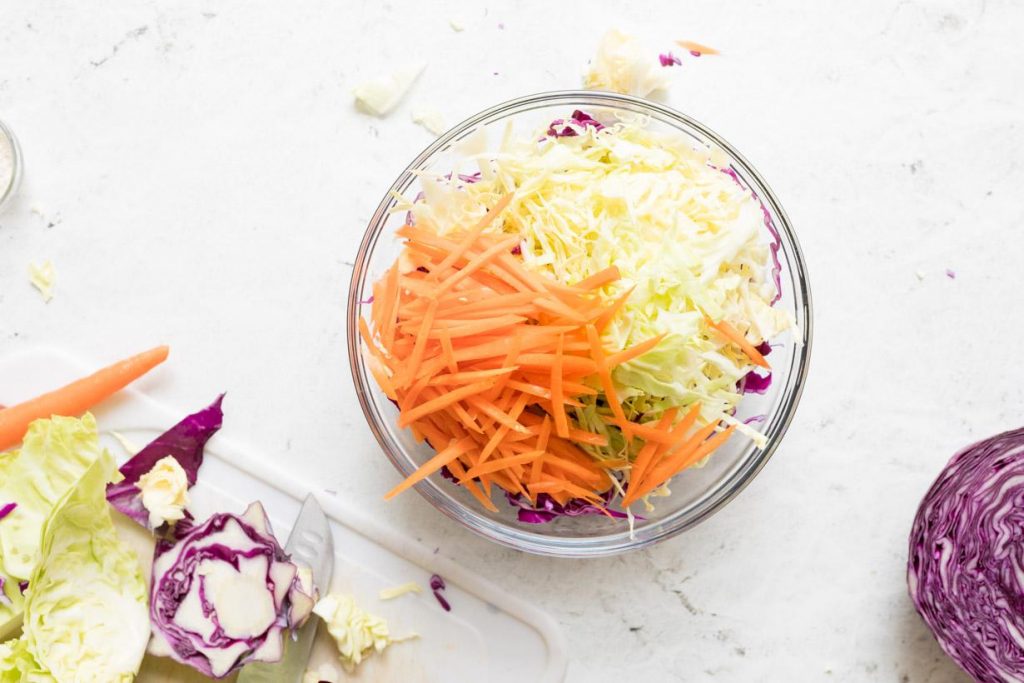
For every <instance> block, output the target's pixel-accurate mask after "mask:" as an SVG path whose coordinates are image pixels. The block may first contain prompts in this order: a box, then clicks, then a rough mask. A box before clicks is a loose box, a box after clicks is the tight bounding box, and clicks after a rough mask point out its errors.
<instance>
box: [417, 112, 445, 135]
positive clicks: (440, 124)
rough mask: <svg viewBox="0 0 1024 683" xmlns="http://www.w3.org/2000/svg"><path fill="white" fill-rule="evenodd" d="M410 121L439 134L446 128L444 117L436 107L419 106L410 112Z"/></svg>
mask: <svg viewBox="0 0 1024 683" xmlns="http://www.w3.org/2000/svg"><path fill="white" fill-rule="evenodd" d="M411 116H412V122H413V123H415V124H418V125H420V126H423V127H424V128H426V129H427V130H428V131H430V132H431V133H433V134H434V135H440V134H441V133H443V132H445V131H446V130H447V127H446V126H445V125H444V117H443V116H441V112H439V111H437V110H436V109H428V108H425V107H424V108H420V109H413V110H412V112H411Z"/></svg>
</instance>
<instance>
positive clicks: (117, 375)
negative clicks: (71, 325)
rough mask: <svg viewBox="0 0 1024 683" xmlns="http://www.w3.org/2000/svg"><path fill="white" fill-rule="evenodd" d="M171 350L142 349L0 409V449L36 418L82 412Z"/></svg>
mask: <svg viewBox="0 0 1024 683" xmlns="http://www.w3.org/2000/svg"><path fill="white" fill-rule="evenodd" d="M169 352H170V348H169V347H167V346H158V347H156V348H153V349H150V350H149V351H143V352H142V353H140V354H138V355H136V356H132V357H131V358H126V359H124V360H122V361H119V362H117V363H114V364H113V365H110V366H107V367H105V368H103V369H102V370H99V371H97V372H95V373H93V374H91V375H89V376H88V377H83V378H82V379H80V380H76V381H74V382H72V383H71V384H68V385H66V386H63V387H61V388H60V389H57V390H55V391H51V392H49V393H46V394H43V395H41V396H37V397H35V398H32V399H29V400H28V401H25V402H24V403H19V404H18V405H15V406H11V407H10V408H4V409H3V410H0V451H2V450H5V449H7V448H10V447H11V446H15V445H17V444H19V443H21V440H22V438H24V436H25V432H26V431H28V426H29V424H30V423H31V422H32V421H33V420H38V419H41V418H48V417H51V416H53V415H80V414H81V413H84V412H85V411H86V410H88V409H89V408H91V407H93V406H94V405H96V404H97V403H100V402H101V401H103V400H105V399H107V398H109V397H110V396H111V395H113V394H115V393H117V392H118V391H120V390H121V389H123V388H124V387H126V386H127V385H128V384H130V383H132V382H134V381H135V380H136V379H138V378H139V377H142V376H143V375H145V374H146V373H147V372H149V371H150V370H152V369H153V368H154V367H156V366H157V365H159V364H160V363H162V362H164V361H165V360H166V359H167V354H168V353H169Z"/></svg>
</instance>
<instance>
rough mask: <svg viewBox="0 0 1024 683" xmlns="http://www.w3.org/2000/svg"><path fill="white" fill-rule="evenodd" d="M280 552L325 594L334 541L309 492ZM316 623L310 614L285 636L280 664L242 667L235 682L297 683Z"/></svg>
mask: <svg viewBox="0 0 1024 683" xmlns="http://www.w3.org/2000/svg"><path fill="white" fill-rule="evenodd" d="M284 549H285V552H287V553H288V554H289V555H291V556H292V559H295V560H298V561H299V562H304V563H305V564H307V565H309V568H310V569H312V570H313V585H314V586H316V587H317V589H319V590H321V591H323V592H324V594H326V592H327V589H328V588H329V587H330V584H331V574H332V573H333V571H334V539H333V537H332V536H331V525H330V523H329V522H328V521H327V516H326V515H325V514H324V511H323V509H322V508H321V507H320V504H319V503H318V502H316V498H314V497H313V494H312V493H311V494H309V495H308V496H306V500H305V502H304V503H303V504H302V509H301V510H300V511H299V516H298V517H297V518H296V519H295V526H294V527H292V533H291V534H290V535H289V536H288V543H287V544H285V547H284ZM319 623H320V620H319V619H317V617H316V615H310V617H309V620H308V621H307V622H306V623H305V624H303V626H302V628H300V629H299V630H298V631H293V632H292V633H291V636H290V637H289V636H285V639H284V656H283V657H281V661H279V662H274V663H273V664H264V663H259V664H249V665H247V666H245V667H242V672H241V673H240V674H239V675H238V683H300V682H301V680H302V675H303V674H304V673H305V672H306V666H307V665H308V664H309V653H310V652H311V651H312V649H313V640H314V639H315V638H316V630H317V627H318V626H319Z"/></svg>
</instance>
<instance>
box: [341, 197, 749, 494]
mask: <svg viewBox="0 0 1024 683" xmlns="http://www.w3.org/2000/svg"><path fill="white" fill-rule="evenodd" d="M510 200H511V195H508V196H505V197H503V198H502V199H501V200H500V201H499V202H498V203H497V204H496V205H495V206H494V207H493V208H492V210H491V211H490V212H488V214H487V215H486V216H485V217H484V218H483V219H482V220H480V221H479V222H478V223H477V224H476V225H474V226H471V227H470V228H469V229H467V230H464V231H461V232H459V231H455V232H452V233H449V234H447V235H445V236H440V235H438V234H436V233H435V232H433V231H431V230H429V229H426V228H424V227H419V226H416V225H405V226H403V227H402V228H401V229H400V230H399V231H398V235H399V236H400V237H401V238H403V239H404V240H405V245H404V254H403V258H402V259H399V260H398V261H396V263H395V264H393V265H392V267H391V268H390V269H389V270H388V271H387V272H386V273H385V274H384V276H383V277H382V278H380V280H378V281H377V283H376V284H375V285H374V288H373V304H372V309H371V315H370V319H369V321H367V319H366V318H360V321H359V333H360V335H361V336H362V339H363V342H364V344H365V345H366V348H367V349H368V351H369V354H368V365H369V368H370V371H371V372H372V374H373V376H374V378H375V379H376V381H377V383H378V384H379V385H380V387H381V389H382V390H383V391H384V393H385V394H386V395H387V396H388V398H390V399H391V400H393V401H395V402H396V403H397V404H398V407H399V417H398V424H399V426H400V427H403V428H406V427H408V428H409V429H411V430H412V433H413V434H414V435H415V437H416V438H417V439H418V440H420V441H422V440H424V439H425V440H427V441H428V443H429V444H430V445H431V447H433V448H434V449H435V450H436V455H434V456H433V457H432V458H430V459H429V460H427V461H426V462H425V463H423V464H422V465H421V466H420V467H419V469H417V470H416V471H415V472H414V473H413V474H412V475H411V476H409V477H408V478H407V479H405V480H404V481H403V482H402V483H401V484H399V485H398V486H396V487H395V488H394V489H392V490H391V491H390V492H388V493H387V495H386V496H385V498H388V499H390V498H392V497H394V496H396V495H398V494H399V493H401V492H403V491H405V490H406V489H408V488H410V487H412V486H413V485H415V484H416V483H418V482H420V481H422V480H423V479H425V478H426V477H428V476H430V475H431V474H434V473H435V472H438V471H439V470H441V469H442V468H447V469H448V471H449V472H450V473H451V474H452V475H453V476H454V477H455V478H456V480H457V481H458V482H459V483H460V484H461V485H463V486H464V487H466V489H467V490H468V491H469V492H470V493H471V494H472V495H473V496H474V497H475V498H476V499H477V500H479V501H480V503H481V505H483V506H485V507H486V508H488V509H490V510H496V509H497V508H496V507H495V505H494V503H493V502H492V500H491V494H492V491H493V489H494V488H495V487H497V488H499V489H502V490H504V491H506V492H508V493H510V494H519V495H522V496H525V497H526V498H528V499H529V500H530V501H532V502H534V503H536V501H537V497H538V496H539V495H540V494H542V493H543V494H547V495H548V496H550V497H551V498H552V499H553V500H554V501H556V502H558V503H559V504H562V505H564V504H566V503H568V502H569V501H570V500H573V499H581V500H584V501H587V502H589V503H591V504H593V505H595V506H596V507H598V508H600V509H602V510H603V509H604V505H605V503H606V501H607V500H608V496H607V495H606V494H607V492H608V490H609V488H611V487H612V485H613V478H614V477H615V472H625V473H626V474H625V477H626V479H627V482H628V486H627V488H626V489H625V491H626V493H625V497H624V499H623V500H622V505H623V506H628V505H630V504H632V503H633V502H634V501H636V500H638V499H640V498H643V497H644V496H646V495H648V494H649V493H650V492H652V491H654V490H655V489H657V488H658V487H660V486H661V485H662V484H663V483H665V482H666V481H668V480H669V479H671V478H672V477H673V476H675V475H676V474H678V473H679V472H681V471H682V470H684V469H686V468H688V467H690V466H691V465H693V464H695V463H697V462H699V461H700V460H702V459H703V458H705V457H706V456H707V455H709V454H710V453H711V452H712V451H713V450H715V449H716V448H717V447H718V446H720V445H721V444H722V443H724V442H725V441H726V440H727V439H728V438H729V436H730V435H731V434H732V431H733V427H729V428H721V427H722V426H721V425H720V424H718V423H717V422H713V423H708V424H705V425H702V426H700V427H698V425H697V423H698V421H700V418H701V415H700V406H699V404H693V405H692V406H691V407H690V410H689V412H687V413H686V415H685V416H677V415H676V411H675V410H674V409H672V410H668V411H665V412H664V413H663V414H662V415H660V416H659V418H658V419H657V420H654V421H648V422H644V423H636V422H630V421H629V420H627V419H626V416H625V414H624V412H623V409H622V406H621V403H620V402H619V400H618V397H617V396H616V393H615V387H614V383H613V381H612V375H611V371H612V369H614V368H615V366H617V365H619V364H621V363H625V362H627V361H629V360H631V359H633V358H636V357H637V356H639V355H641V354H643V353H646V352H647V351H649V350H650V349H652V348H653V347H654V346H656V345H657V344H658V342H659V341H661V337H660V336H659V337H654V338H652V339H648V340H646V341H644V342H641V343H639V344H636V345H635V346H632V347H630V348H627V349H625V350H622V351H618V352H615V353H608V352H607V351H606V350H605V349H604V348H603V347H602V345H601V341H600V332H601V330H602V329H604V327H605V326H606V325H607V324H608V323H609V322H610V321H611V320H612V319H613V318H614V316H615V315H616V314H617V312H618V310H619V309H620V307H621V305H622V301H623V298H620V299H618V300H616V301H612V302H610V303H604V302H602V300H601V299H600V297H599V296H598V295H597V293H596V291H595V290H596V289H597V288H599V287H602V286H604V285H606V284H608V283H610V282H614V281H616V280H617V279H618V278H619V273H618V270H617V269H616V268H614V267H612V268H608V269H606V270H604V271H601V272H600V273H596V274H594V275H592V276H591V277H589V278H587V279H586V280H584V281H582V282H578V283H576V284H574V285H565V284H562V283H559V282H557V281H555V280H553V279H551V278H549V277H547V276H545V275H542V274H540V273H536V272H533V271H530V270H528V269H527V268H526V267H525V266H524V265H523V263H522V260H521V259H520V258H519V257H517V256H515V255H514V254H513V249H514V248H515V246H516V245H517V244H518V238H517V237H515V236H511V237H510V236H494V235H490V234H485V229H486V228H487V226H488V225H489V224H490V223H491V222H493V221H494V220H495V219H496V218H497V217H498V216H499V215H500V214H501V212H502V210H503V209H504V208H505V207H506V206H507V205H508V202H509V201H510ZM716 329H718V330H719V331H720V332H722V333H723V334H726V335H727V336H729V338H730V339H733V337H732V336H731V335H729V331H733V330H731V328H728V330H727V329H726V328H722V327H716ZM747 346H749V344H748V345H747ZM744 351H745V352H748V353H749V350H748V349H746V348H744ZM754 352H755V353H756V351H754ZM762 360H763V359H762ZM599 393H603V395H604V398H605V400H606V401H607V403H608V407H609V409H610V410H611V412H612V417H610V418H609V422H610V423H611V424H614V425H615V426H617V427H618V428H619V429H621V430H622V432H623V434H624V436H625V437H626V439H627V440H628V439H640V440H642V443H643V446H642V447H641V448H640V449H639V451H638V454H637V456H636V458H635V461H634V462H632V463H629V462H627V461H624V460H618V461H607V460H601V459H598V458H594V457H592V456H591V455H589V454H588V453H586V452H585V451H584V450H583V449H581V448H580V446H581V445H592V446H604V445H607V437H606V436H604V435H601V434H595V433H591V432H587V431H584V430H581V429H579V427H578V425H577V424H576V423H575V422H574V421H573V419H572V418H571V415H570V411H568V410H567V408H570V409H572V408H575V407H579V406H581V405H582V404H581V403H580V401H579V400H578V399H579V398H580V397H581V396H585V395H595V394H599ZM716 431H717V433H716ZM613 468H614V471H613Z"/></svg>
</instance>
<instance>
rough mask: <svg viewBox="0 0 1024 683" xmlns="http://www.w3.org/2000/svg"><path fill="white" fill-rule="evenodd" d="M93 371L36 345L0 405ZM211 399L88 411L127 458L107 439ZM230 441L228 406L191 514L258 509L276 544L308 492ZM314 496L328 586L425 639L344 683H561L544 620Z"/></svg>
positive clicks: (560, 648) (14, 362)
mask: <svg viewBox="0 0 1024 683" xmlns="http://www.w3.org/2000/svg"><path fill="white" fill-rule="evenodd" d="M96 368H97V366H96V365H94V364H88V363H83V362H81V361H78V360H76V359H74V358H73V357H71V356H68V355H67V354H65V353H63V352H60V351H57V350H53V349H34V350H32V351H28V352H24V353H21V354H17V355H14V356H9V357H7V358H4V359H0V404H4V405H11V404H14V403H17V402H19V401H22V400H25V399H28V398H31V397H32V396H35V395H38V394H40V393H43V392H45V391H49V390H52V389H54V388H56V387H59V386H62V385H64V384H66V383H67V382H69V381H72V380H74V379H77V378H78V377H81V376H83V375H85V374H88V373H89V372H92V371H93V370H95V369H96ZM212 399H213V397H212V396H197V397H196V400H195V402H194V404H193V405H190V406H188V407H186V408H181V409H171V408H169V407H168V406H165V405H163V404H161V403H159V402H157V401H155V400H153V399H151V398H149V397H148V396H146V395H144V394H142V393H140V392H138V391H134V390H132V389H127V390H125V391H123V392H121V393H120V394H119V395H118V396H117V397H115V398H112V399H110V400H109V401H107V402H105V403H104V404H102V405H101V406H97V407H96V409H95V410H94V411H93V413H94V414H95V415H96V419H97V422H98V423H99V428H100V431H101V432H102V433H103V434H104V442H105V445H106V446H107V447H108V448H109V449H110V450H111V452H112V453H114V454H115V456H117V457H118V459H119V460H123V459H124V458H126V457H127V453H126V452H125V451H124V449H123V448H121V447H120V445H119V444H118V442H117V441H116V440H114V439H112V438H111V437H110V436H109V433H110V432H111V431H117V432H119V433H120V434H123V435H124V436H125V437H126V438H127V439H128V440H129V441H131V442H133V443H134V444H137V445H138V446H142V445H145V444H146V443H148V442H149V441H150V440H152V439H153V438H155V437H156V436H158V435H159V434H160V433H162V432H163V431H165V430H166V429H167V428H169V427H170V426H172V425H173V424H175V423H176V422H178V420H180V419H181V418H183V417H184V416H185V415H186V414H188V413H190V412H193V411H195V410H198V409H199V408H201V407H203V406H205V405H207V404H208V403H209V402H210V401H211V400H212ZM225 433H226V434H232V430H231V412H230V408H229V409H228V410H227V411H226V412H225V415H224V428H223V429H222V430H221V432H220V433H218V434H217V435H216V436H214V437H213V439H211V440H210V442H209V443H208V445H207V447H206V459H205V461H204V463H203V466H202V469H201V470H200V472H199V482H198V484H197V485H196V486H195V488H194V489H193V490H192V498H193V504H192V510H193V513H194V514H195V515H196V517H197V518H199V519H203V518H205V517H206V516H207V515H209V514H210V513H212V512H215V511H230V512H239V513H240V512H242V510H244V509H245V506H246V504H247V503H249V502H250V501H253V500H259V501H262V503H263V505H264V507H265V508H266V510H267V514H269V515H270V519H271V523H272V524H273V528H274V533H275V534H276V535H277V537H278V538H279V539H280V540H281V542H282V545H283V543H284V540H285V539H286V538H287V537H288V533H289V531H290V528H291V523H292V520H294V519H295V516H296V515H297V514H298V512H299V507H300V505H301V501H302V500H303V499H304V498H305V496H306V494H307V493H308V492H309V491H310V487H309V486H307V485H305V484H303V483H302V482H300V481H297V480H296V479H295V478H293V477H292V476H291V475H290V474H288V473H287V472H284V471H282V470H279V469H277V468H275V467H273V466H271V465H268V464H267V463H268V462H269V459H267V458H265V457H259V456H251V455H249V454H251V453H253V450H252V449H249V448H244V447H242V446H240V445H239V444H237V443H234V442H232V441H231V440H230V439H229V438H226V437H225ZM234 436H238V435H237V434H234ZM317 500H318V501H319V502H320V504H321V505H322V506H323V508H324V510H325V511H326V513H327V515H328V517H330V519H331V527H332V529H333V532H334V546H335V549H336V552H337V556H336V557H335V561H334V578H333V581H332V584H333V585H332V590H341V591H346V592H350V593H352V594H353V595H355V597H356V600H357V602H358V603H359V604H360V605H362V606H363V607H365V608H366V609H368V610H369V611H371V612H374V613H376V614H379V615H381V616H383V617H385V618H386V619H387V620H388V623H389V625H390V627H391V632H392V634H393V636H396V637H400V636H402V635H405V634H407V633H410V632H415V633H418V634H419V635H420V637H419V638H416V639H413V640H410V641H407V642H402V643H396V644H394V645H391V646H390V647H389V648H388V649H387V650H385V651H384V653H383V655H376V654H374V655H372V656H371V657H370V658H369V659H368V660H366V661H364V662H363V663H362V664H361V665H360V667H359V668H358V669H357V670H356V671H355V673H353V674H345V672H344V671H343V670H342V669H341V667H340V666H338V667H337V668H338V669H339V671H341V674H342V677H341V680H354V681H366V682H370V681H373V682H374V683H377V682H379V683H388V682H392V681H393V682H395V683H399V682H400V683H462V682H465V683H481V681H487V682H488V683H504V682H508V683H512V682H514V681H516V682H520V681H531V682H532V683H541V682H543V683H557V682H559V681H562V680H563V679H564V677H565V668H566V652H565V639H564V636H563V634H562V632H561V630H560V629H559V627H558V624H557V623H556V622H555V621H554V619H552V617H551V616H550V615H548V614H547V613H545V612H543V611H541V610H539V609H537V608H536V607H534V606H532V605H529V604H526V603H524V602H522V601H521V600H519V599H517V598H514V597H512V596H511V595H509V594H508V593H506V592H504V591H503V590H501V589H500V588H498V587H496V586H494V585H493V584H490V583H488V582H487V581H486V580H484V579H483V578H481V577H480V576H478V575H476V574H473V573H471V572H468V571H466V570H464V569H462V568H461V567H459V566H458V565H457V564H455V563H453V562H452V561H451V560H447V559H445V558H442V557H438V556H436V555H434V554H433V553H432V552H431V551H430V550H428V549H426V548H424V547H423V546H421V545H419V544H418V543H416V542H415V541H413V540H411V539H409V538H407V537H405V536H403V535H402V534H401V533H398V532H396V531H393V530H391V529H388V528H384V527H382V526H381V525H380V524H379V523H377V522H374V521H373V520H370V519H368V518H367V517H366V516H365V515H364V514H363V513H362V512H360V511H358V510H353V509H350V508H349V507H348V506H346V505H345V504H344V501H342V500H340V499H338V498H335V497H333V496H330V495H327V494H323V493H320V492H317ZM122 519H124V518H122ZM136 529H137V527H135V528H131V527H130V526H129V527H128V528H127V529H126V531H127V533H128V534H129V535H132V536H134V538H136V539H138V538H144V537H143V536H141V535H140V534H139V532H138V531H136ZM433 573H437V574H440V575H441V576H443V577H444V579H445V581H446V582H447V584H448V588H447V590H446V592H445V595H446V597H447V598H448V601H449V602H450V603H451V605H452V611H451V612H445V611H444V610H442V609H441V607H440V605H438V603H437V601H436V600H435V599H434V596H433V595H432V594H431V592H430V588H429V581H430V575H431V574H433ZM147 575H148V567H147ZM407 581H415V582H417V583H419V584H420V585H421V586H422V587H423V588H424V592H423V593H422V594H419V595H416V594H407V595H404V596H402V597H399V598H396V599H394V600H389V601H380V600H379V599H378V597H377V593H378V591H379V590H380V589H381V588H387V587H392V586H396V585H399V584H402V583H405V582H407ZM324 631H325V629H324V628H321V629H320V635H319V637H318V641H317V646H316V651H315V653H314V657H313V660H312V662H313V663H319V662H320V661H325V660H326V658H329V657H330V658H334V657H335V655H334V650H333V647H332V642H331V641H330V639H329V638H328V637H327V636H326V634H325V633H324ZM151 660H153V661H151ZM346 676H348V677H347V678H346ZM138 680H139V681H140V682H143V683H148V682H156V681H182V680H206V679H204V678H203V677H201V676H198V675H193V674H192V673H191V670H190V669H186V668H185V667H180V666H177V665H175V664H174V663H173V662H168V661H167V660H159V659H156V658H151V657H147V661H146V662H145V663H144V664H143V668H142V672H141V673H140V675H139V677H138Z"/></svg>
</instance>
